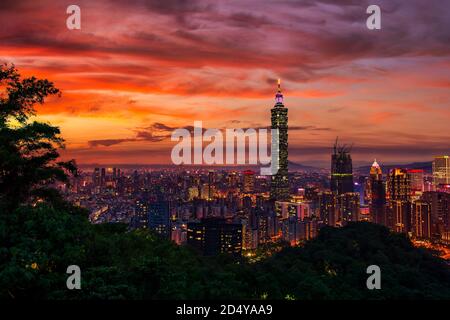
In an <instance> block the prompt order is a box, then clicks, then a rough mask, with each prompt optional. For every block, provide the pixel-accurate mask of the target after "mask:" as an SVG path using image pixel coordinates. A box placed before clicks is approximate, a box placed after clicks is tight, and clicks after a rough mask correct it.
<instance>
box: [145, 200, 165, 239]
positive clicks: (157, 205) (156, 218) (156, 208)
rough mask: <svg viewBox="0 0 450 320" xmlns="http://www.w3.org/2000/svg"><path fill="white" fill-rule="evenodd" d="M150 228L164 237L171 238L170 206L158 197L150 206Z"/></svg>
mask: <svg viewBox="0 0 450 320" xmlns="http://www.w3.org/2000/svg"><path fill="white" fill-rule="evenodd" d="M148 228H149V229H150V230H152V231H154V232H155V233H156V234H157V235H158V236H160V237H161V238H164V239H168V238H170V230H171V229H170V206H169V202H168V201H166V200H162V199H158V200H157V201H155V202H152V203H150V204H149V206H148Z"/></svg>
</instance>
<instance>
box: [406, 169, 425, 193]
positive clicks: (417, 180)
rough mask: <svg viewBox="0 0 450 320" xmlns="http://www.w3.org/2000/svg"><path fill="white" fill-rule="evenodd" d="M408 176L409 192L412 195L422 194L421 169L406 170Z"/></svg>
mask: <svg viewBox="0 0 450 320" xmlns="http://www.w3.org/2000/svg"><path fill="white" fill-rule="evenodd" d="M407 172H408V175H409V183H410V190H411V193H412V194H416V193H422V192H423V189H424V186H423V170H422V169H409V170H407Z"/></svg>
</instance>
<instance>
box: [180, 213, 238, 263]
mask: <svg viewBox="0 0 450 320" xmlns="http://www.w3.org/2000/svg"><path fill="white" fill-rule="evenodd" d="M187 244H188V245H190V246H192V247H193V248H195V249H197V250H198V251H199V252H201V253H202V254H203V255H205V256H211V255H217V254H221V253H226V254H232V255H234V256H240V255H241V253H242V224H237V223H226V221H225V219H219V218H208V219H202V220H201V222H190V223H188V227H187Z"/></svg>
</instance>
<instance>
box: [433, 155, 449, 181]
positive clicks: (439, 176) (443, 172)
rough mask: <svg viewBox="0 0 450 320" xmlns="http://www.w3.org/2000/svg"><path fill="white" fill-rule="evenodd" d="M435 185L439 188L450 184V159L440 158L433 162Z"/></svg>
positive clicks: (446, 157) (447, 157)
mask: <svg viewBox="0 0 450 320" xmlns="http://www.w3.org/2000/svg"><path fill="white" fill-rule="evenodd" d="M433 184H434V186H435V187H438V186H439V185H441V184H444V185H445V184H450V157H449V156H439V157H435V158H434V161H433Z"/></svg>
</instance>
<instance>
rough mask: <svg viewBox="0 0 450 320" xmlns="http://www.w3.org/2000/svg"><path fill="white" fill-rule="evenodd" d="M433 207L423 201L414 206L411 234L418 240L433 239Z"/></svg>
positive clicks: (418, 201) (414, 203)
mask: <svg viewBox="0 0 450 320" xmlns="http://www.w3.org/2000/svg"><path fill="white" fill-rule="evenodd" d="M431 227H432V225H431V205H430V204H429V203H428V202H426V201H423V200H416V201H414V202H413V204H412V213H411V232H412V235H413V236H414V237H416V238H424V239H430V238H431V234H432V233H431Z"/></svg>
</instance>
